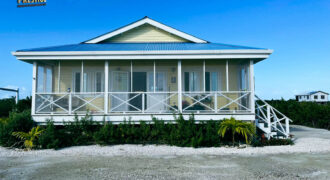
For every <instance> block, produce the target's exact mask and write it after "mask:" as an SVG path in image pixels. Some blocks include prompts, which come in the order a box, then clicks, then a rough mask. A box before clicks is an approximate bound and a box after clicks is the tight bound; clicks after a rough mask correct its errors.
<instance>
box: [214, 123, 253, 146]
mask: <svg viewBox="0 0 330 180" xmlns="http://www.w3.org/2000/svg"><path fill="white" fill-rule="evenodd" d="M228 131H229V132H231V137H232V143H233V145H234V144H235V135H236V134H238V135H241V136H243V137H244V139H245V142H246V143H247V144H248V143H249V142H250V138H251V137H253V135H255V126H254V125H253V124H252V123H249V122H243V121H238V120H236V119H235V118H233V117H231V118H230V119H225V120H224V121H222V122H221V124H220V127H219V131H218V133H219V134H220V136H221V137H224V136H225V135H226V134H228V133H227V132H228Z"/></svg>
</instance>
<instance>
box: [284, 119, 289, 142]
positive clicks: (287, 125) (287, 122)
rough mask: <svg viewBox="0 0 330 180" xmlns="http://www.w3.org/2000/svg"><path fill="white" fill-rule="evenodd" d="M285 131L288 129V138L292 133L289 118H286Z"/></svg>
mask: <svg viewBox="0 0 330 180" xmlns="http://www.w3.org/2000/svg"><path fill="white" fill-rule="evenodd" d="M285 131H286V134H287V138H288V137H289V134H290V127H289V119H288V118H285Z"/></svg>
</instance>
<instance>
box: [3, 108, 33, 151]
mask: <svg viewBox="0 0 330 180" xmlns="http://www.w3.org/2000/svg"><path fill="white" fill-rule="evenodd" d="M34 125H35V123H34V121H33V120H32V117H31V112H30V111H23V112H21V113H17V112H11V113H10V114H9V118H8V119H7V120H6V122H5V123H0V145H2V146H6V147H11V146H15V147H19V146H21V145H22V144H19V142H21V141H20V140H19V139H18V138H16V137H14V136H12V133H13V132H15V131H18V132H29V131H30V130H31V129H32V127H33V126H34Z"/></svg>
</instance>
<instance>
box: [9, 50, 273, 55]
mask: <svg viewBox="0 0 330 180" xmlns="http://www.w3.org/2000/svg"><path fill="white" fill-rule="evenodd" d="M252 53H253V54H268V55H270V54H271V53H273V50H271V49H244V50H242V49H238V50H168V51H30V52H20V51H18V52H12V55H14V56H23V55H25V56H32V55H48V56H49V55H134V54H252Z"/></svg>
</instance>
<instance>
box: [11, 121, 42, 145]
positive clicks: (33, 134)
mask: <svg viewBox="0 0 330 180" xmlns="http://www.w3.org/2000/svg"><path fill="white" fill-rule="evenodd" d="M39 128H40V127H39V126H37V127H33V128H32V129H31V131H29V132H13V133H12V135H13V136H15V137H17V138H19V139H21V140H23V141H24V146H25V148H26V149H27V150H31V149H32V148H34V146H35V145H34V141H35V140H36V139H37V138H38V137H39V136H40V135H41V133H42V132H43V130H40V129H39Z"/></svg>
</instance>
